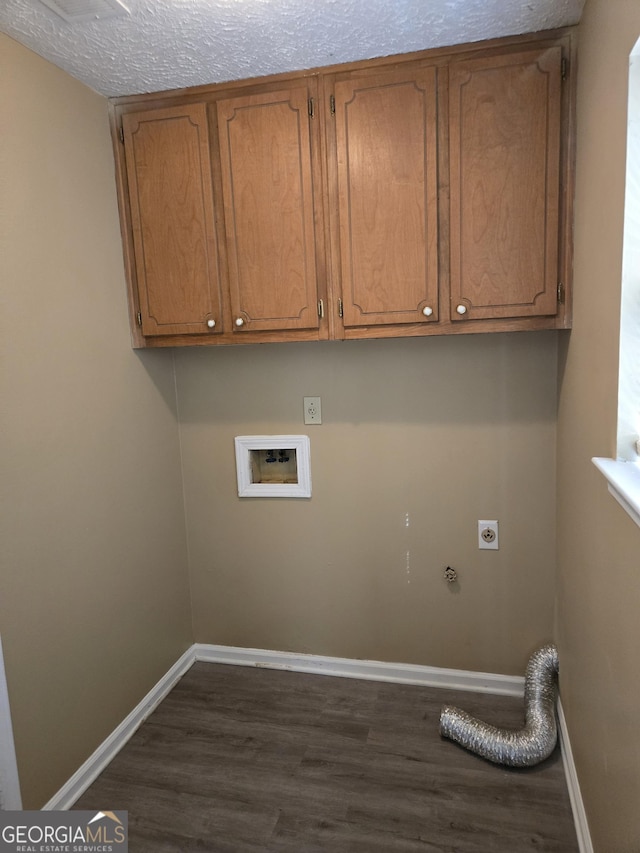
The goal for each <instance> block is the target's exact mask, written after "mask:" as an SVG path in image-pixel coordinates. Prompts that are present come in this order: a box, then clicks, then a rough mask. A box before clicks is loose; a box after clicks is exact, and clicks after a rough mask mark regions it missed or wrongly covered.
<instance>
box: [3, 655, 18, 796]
mask: <svg viewBox="0 0 640 853" xmlns="http://www.w3.org/2000/svg"><path fill="white" fill-rule="evenodd" d="M0 809H2V810H3V811H10V810H11V811H20V810H21V809H22V798H21V796H20V780H19V778H18V765H17V763H16V750H15V746H14V743H13V727H12V725H11V708H10V707H9V693H8V690H7V678H6V675H5V671H4V657H3V655H2V641H1V640H0Z"/></svg>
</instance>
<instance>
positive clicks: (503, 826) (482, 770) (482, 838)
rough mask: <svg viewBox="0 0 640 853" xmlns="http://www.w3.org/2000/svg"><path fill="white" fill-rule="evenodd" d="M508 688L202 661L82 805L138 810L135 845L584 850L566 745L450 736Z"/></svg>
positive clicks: (490, 852)
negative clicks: (495, 759) (507, 750)
mask: <svg viewBox="0 0 640 853" xmlns="http://www.w3.org/2000/svg"><path fill="white" fill-rule="evenodd" d="M443 704H453V705H458V706H460V707H462V708H464V709H465V710H467V711H469V712H470V713H472V714H474V715H475V716H478V717H481V718H482V719H484V720H486V721H487V722H490V723H493V724H495V725H498V726H505V727H512V728H519V727H521V726H522V722H523V710H524V709H523V702H522V700H519V699H513V698H510V697H501V696H486V695H480V694H476V693H469V692H464V691H452V690H440V689H436V688H425V687H419V686H413V685H403V684H387V683H384V682H373V681H358V680H354V679H347V678H333V677H329V676H322V675H308V674H303V673H293V672H284V671H279V670H265V669H261V668H256V669H253V668H249V667H235V666H228V665H219V664H209V663H196V664H194V666H193V667H192V668H191V669H190V670H189V672H188V673H187V674H186V675H185V676H184V677H183V678H182V679H181V680H180V682H179V683H178V684H177V685H176V687H175V688H174V689H173V690H172V691H171V693H170V694H169V695H168V696H167V698H166V699H165V700H164V701H163V702H162V703H161V704H160V705H159V706H158V708H157V709H156V710H155V711H154V713H153V714H152V715H151V716H150V717H149V718H148V719H147V720H146V721H145V723H144V724H143V725H142V726H141V727H140V729H139V730H138V731H137V732H136V733H135V735H134V736H133V737H132V738H131V740H130V741H129V742H128V743H127V744H126V746H125V747H124V748H123V749H122V750H121V752H120V753H119V754H118V755H117V756H116V758H115V759H114V760H113V761H112V762H111V764H110V765H109V766H108V767H107V768H106V769H105V770H104V772H103V773H102V774H101V775H100V777H99V778H98V779H97V780H96V781H95V782H94V783H93V785H91V787H90V788H89V789H88V790H87V791H86V792H85V793H84V794H83V795H82V797H81V798H80V799H79V800H78V801H77V803H76V804H75V806H74V808H78V809H96V810H98V809H100V810H103V811H104V810H105V809H109V810H113V809H124V810H127V811H128V812H129V836H130V841H129V849H130V851H131V853H187V851H201V853H202V851H209V853H528V851H536V853H577V851H578V845H577V841H576V834H575V829H574V824H573V818H572V815H571V808H570V804H569V797H568V793H567V789H566V784H565V778H564V771H563V767H562V761H561V758H560V754H559V750H557V749H556V751H555V752H554V753H553V755H552V756H551V757H550V758H549V759H547V760H546V761H545V762H543V763H542V764H540V765H538V766H537V767H533V768H528V769H511V768H505V767H499V766H496V765H493V764H491V763H489V762H487V761H484V760H483V759H481V758H478V757H477V756H474V755H472V754H470V753H468V752H467V751H465V750H463V749H462V748H460V747H458V746H457V745H455V744H453V743H452V742H450V741H447V740H444V739H442V738H441V737H440V735H439V734H438V721H439V716H440V708H441V706H442V705H443Z"/></svg>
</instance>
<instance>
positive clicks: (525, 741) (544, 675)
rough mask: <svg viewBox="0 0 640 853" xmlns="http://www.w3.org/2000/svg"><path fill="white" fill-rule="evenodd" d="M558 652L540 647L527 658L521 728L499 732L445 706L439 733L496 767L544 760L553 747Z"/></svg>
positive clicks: (464, 712)
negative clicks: (523, 716) (522, 726)
mask: <svg viewBox="0 0 640 853" xmlns="http://www.w3.org/2000/svg"><path fill="white" fill-rule="evenodd" d="M557 672H558V650H557V649H556V647H555V646H554V645H546V646H542V648H540V649H538V650H537V651H536V652H534V653H533V654H532V655H531V657H530V658H529V662H528V664H527V669H526V673H525V681H524V702H525V726H524V728H523V729H520V730H519V731H512V730H510V729H499V728H496V727H495V726H490V725H489V724H488V723H483V722H482V721H481V720H477V719H475V718H474V717H472V716H471V715H470V714H467V713H466V711H461V710H460V709H459V708H453V707H451V706H447V705H445V706H444V707H443V708H442V712H441V714H440V734H441V735H442V736H443V737H447V738H449V739H450V740H453V741H455V742H456V743H459V744H460V745H461V746H464V747H465V748H466V749H469V750H471V752H475V753H476V755H480V756H482V758H487V759H488V760H489V761H493V762H495V763H496V764H507V765H509V766H510V767H531V766H532V765H534V764H539V763H540V762H541V761H544V759H545V758H548V757H549V756H550V755H551V753H552V752H553V750H554V747H555V745H556V741H557V737H558V730H557V727H556V695H557V689H558V687H557Z"/></svg>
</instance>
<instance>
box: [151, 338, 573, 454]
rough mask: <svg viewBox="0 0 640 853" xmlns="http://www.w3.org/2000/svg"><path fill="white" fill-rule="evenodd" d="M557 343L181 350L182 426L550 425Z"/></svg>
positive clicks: (427, 341)
mask: <svg viewBox="0 0 640 853" xmlns="http://www.w3.org/2000/svg"><path fill="white" fill-rule="evenodd" d="M559 334H560V335H562V334H564V333H563V332H556V331H537V332H513V333H496V334H493V335H464V336H455V337H433V338H429V337H424V338H410V339H384V340H360V341H326V342H304V343H272V344H263V345H247V346H243V347H217V348H202V349H197V348H184V349H176V350H175V357H176V378H177V390H178V408H179V412H180V422H181V423H183V424H189V423H192V424H198V423H203V424H205V423H211V422H217V423H228V424H233V425H234V428H236V429H237V431H246V432H268V431H272V432H289V431H290V432H300V431H304V432H306V433H308V434H311V435H313V434H315V431H318V430H328V429H330V428H331V426H332V425H338V424H342V425H346V424H350V425H364V424H384V423H405V424H408V425H410V424H424V423H433V424H451V425H456V424H465V425H473V424H478V425H480V424H493V425H499V424H512V423H516V422H520V423H547V422H551V423H553V422H555V419H556V414H557V348H558V335H559ZM145 361H146V360H145ZM310 394H313V395H317V396H321V397H322V406H323V423H322V424H321V425H313V426H307V427H304V426H303V397H304V396H308V395H310ZM523 452H526V448H523Z"/></svg>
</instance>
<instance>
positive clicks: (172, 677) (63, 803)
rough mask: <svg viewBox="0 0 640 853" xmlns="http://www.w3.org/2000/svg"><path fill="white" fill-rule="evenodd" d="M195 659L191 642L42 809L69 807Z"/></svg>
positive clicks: (50, 809)
mask: <svg viewBox="0 0 640 853" xmlns="http://www.w3.org/2000/svg"><path fill="white" fill-rule="evenodd" d="M194 660H195V657H194V653H193V646H191V647H190V648H189V649H187V651H186V652H185V653H184V654H183V655H182V657H181V658H180V659H179V660H178V661H176V663H174V665H173V666H172V667H171V669H170V670H169V671H168V672H166V673H165V674H164V675H163V676H162V678H161V679H160V681H158V683H157V684H156V685H155V687H152V689H151V690H150V691H149V692H148V693H147V695H146V696H145V697H144V699H143V700H142V701H141V702H139V703H138V705H136V707H135V708H134V709H133V711H131V713H130V714H129V715H128V716H127V717H125V719H124V720H123V721H122V722H121V723H120V725H119V726H118V727H117V728H116V729H114V730H113V731H112V732H111V734H110V735H109V737H108V738H107V739H106V740H104V741H103V742H102V743H101V744H100V746H99V747H98V748H97V749H96V751H95V752H94V753H93V754H92V755H90V756H89V758H87V760H86V761H85V762H84V764H83V765H82V767H80V768H79V769H78V770H76V772H75V773H74V774H73V776H72V777H71V778H70V779H69V781H68V782H66V783H65V784H64V785H63V786H62V788H60V790H59V791H58V792H57V794H55V795H54V796H53V797H52V798H51V799H50V800H49V802H48V803H47V804H46V805H44V806H43V807H42V810H43V811H52V810H54V809H62V810H64V809H68V808H70V807H71V806H72V805H73V804H74V803H75V801H76V800H77V799H78V798H79V797H80V796H81V795H82V794H83V793H84V792H85V791H86V790H87V788H88V787H89V785H91V783H92V782H94V781H95V780H96V779H97V778H98V776H99V775H100V773H102V771H103V770H104V768H105V767H106V766H107V764H109V762H110V761H112V760H113V759H114V758H115V756H116V755H117V754H118V752H120V750H121V749H122V747H123V746H124V745H125V743H126V742H127V741H128V740H129V738H130V737H131V736H132V735H133V734H134V732H135V731H136V730H137V729H138V728H139V727H140V726H141V725H142V723H143V722H144V721H145V720H146V718H147V717H148V716H149V714H150V713H151V712H152V711H153V710H154V709H155V708H156V707H157V706H158V705H159V704H160V702H162V700H163V699H164V698H165V696H166V695H167V694H168V693H169V691H170V690H171V689H172V687H174V685H175V684H176V682H177V681H178V679H179V678H181V676H183V675H184V674H185V672H186V671H187V670H188V669H189V668H190V667H191V666H192V665H193V662H194Z"/></svg>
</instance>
